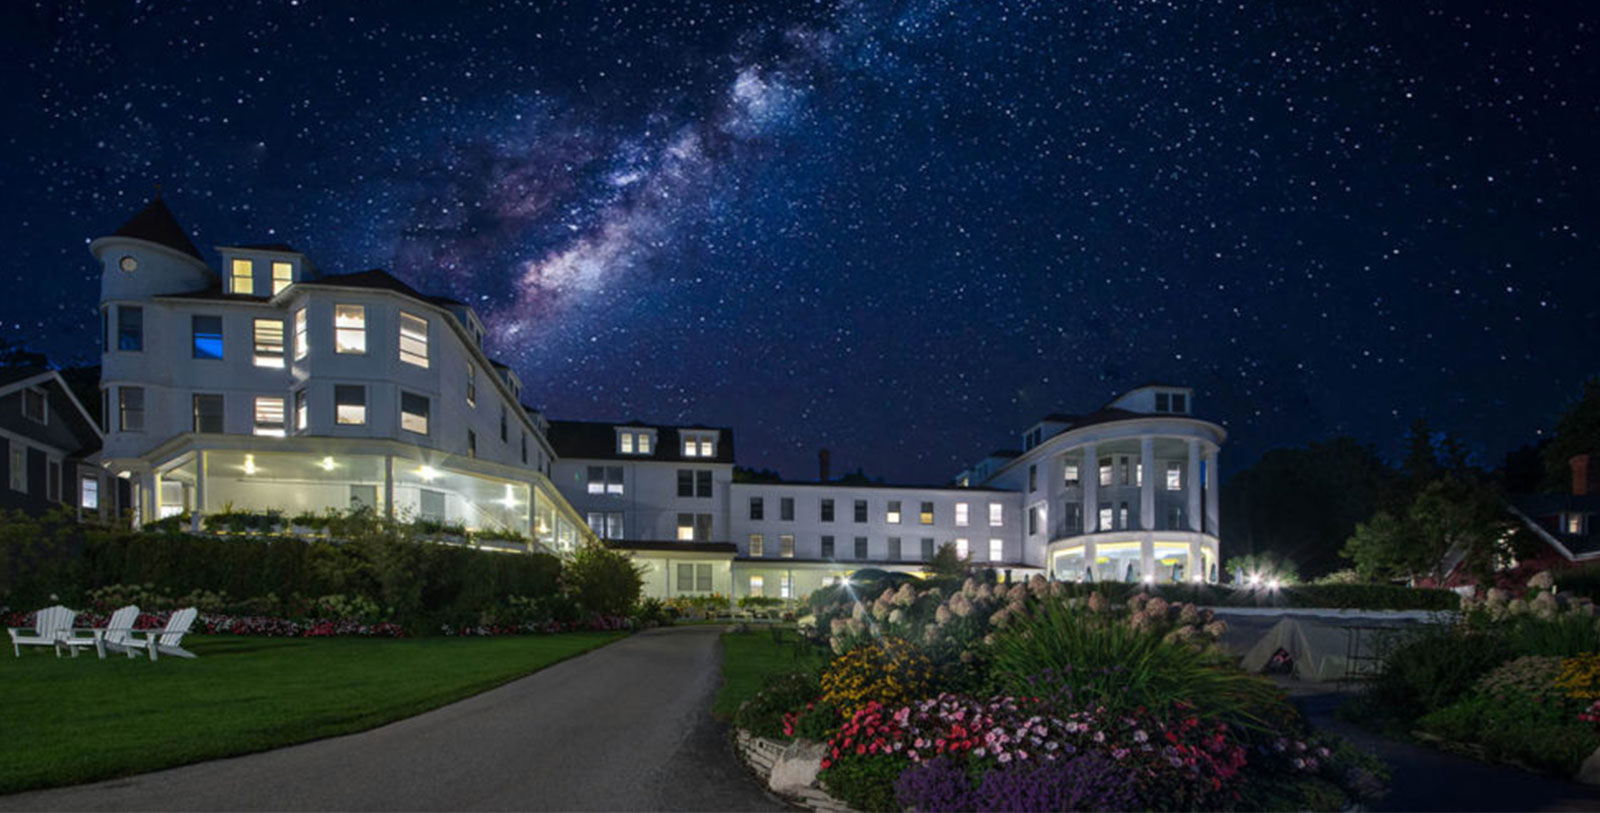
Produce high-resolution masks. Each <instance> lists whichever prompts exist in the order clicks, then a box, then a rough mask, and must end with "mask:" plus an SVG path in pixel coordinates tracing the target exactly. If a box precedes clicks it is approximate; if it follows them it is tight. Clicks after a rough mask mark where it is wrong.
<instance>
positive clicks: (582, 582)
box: [562, 542, 644, 615]
mask: <svg viewBox="0 0 1600 813" xmlns="http://www.w3.org/2000/svg"><path fill="white" fill-rule="evenodd" d="M562 577H563V578H564V580H565V581H566V583H567V585H568V586H569V587H570V588H571V589H572V592H573V594H574V595H576V596H577V597H578V601H579V602H581V603H582V604H583V606H584V607H585V608H587V609H588V610H590V611H592V612H597V613H605V614H607V615H628V614H629V613H631V612H633V606H634V605H635V604H637V603H638V601H639V590H640V588H642V587H643V586H644V576H643V575H642V574H641V573H640V571H639V567H638V565H635V564H634V563H633V558H632V557H630V556H629V555H628V554H626V553H623V552H621V551H617V550H612V549H611V548H608V547H606V546H605V545H603V544H600V543H599V542H587V543H584V544H583V545H580V546H578V549H577V550H576V551H574V552H573V554H572V559H571V560H570V561H568V562H567V566H566V570H565V572H564V573H563V574H562Z"/></svg>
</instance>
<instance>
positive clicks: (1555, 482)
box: [1544, 378, 1600, 492]
mask: <svg viewBox="0 0 1600 813" xmlns="http://www.w3.org/2000/svg"><path fill="white" fill-rule="evenodd" d="M1580 454H1589V455H1600V378H1591V379H1589V381H1588V382H1587V383H1585V384H1584V385H1583V396H1582V397H1581V398H1579V399H1578V402H1577V403H1575V404H1573V405H1572V406H1571V408H1569V409H1568V410H1567V411H1566V412H1565V413H1563V414H1562V415H1561V420H1560V421H1558V422H1557V423H1556V432H1555V437H1554V438H1552V439H1551V441H1550V445H1549V446H1546V447H1545V450H1544V487H1545V490H1546V491H1551V492H1565V491H1566V490H1567V489H1568V488H1570V487H1571V484H1572V468H1571V463H1570V462H1569V461H1571V460H1572V458H1573V457H1576V456H1577V455H1580ZM1597 464H1600V461H1595V462H1593V463H1590V465H1591V466H1593V465H1597Z"/></svg>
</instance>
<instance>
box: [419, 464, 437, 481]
mask: <svg viewBox="0 0 1600 813" xmlns="http://www.w3.org/2000/svg"><path fill="white" fill-rule="evenodd" d="M417 476H418V477H421V478H422V479H424V480H427V481H429V482H432V481H433V479H434V478H435V477H438V476H439V470H438V469H436V468H434V467H432V466H422V467H419V468H418V469H417Z"/></svg>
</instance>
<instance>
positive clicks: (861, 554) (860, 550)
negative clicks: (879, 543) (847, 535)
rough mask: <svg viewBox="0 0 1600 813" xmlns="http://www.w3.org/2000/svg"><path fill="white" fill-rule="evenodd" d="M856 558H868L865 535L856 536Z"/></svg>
mask: <svg viewBox="0 0 1600 813" xmlns="http://www.w3.org/2000/svg"><path fill="white" fill-rule="evenodd" d="M856 558H857V559H861V560H865V559H866V558H867V538H866V537H864V536H858V537H856Z"/></svg>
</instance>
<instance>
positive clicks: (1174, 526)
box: [1167, 505, 1183, 531]
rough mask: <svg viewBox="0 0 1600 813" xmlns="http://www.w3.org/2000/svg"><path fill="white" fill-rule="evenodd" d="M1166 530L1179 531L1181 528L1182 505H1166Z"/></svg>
mask: <svg viewBox="0 0 1600 813" xmlns="http://www.w3.org/2000/svg"><path fill="white" fill-rule="evenodd" d="M1167 530H1169V531H1181V530H1183V506H1181V505H1169V506H1167Z"/></svg>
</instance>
